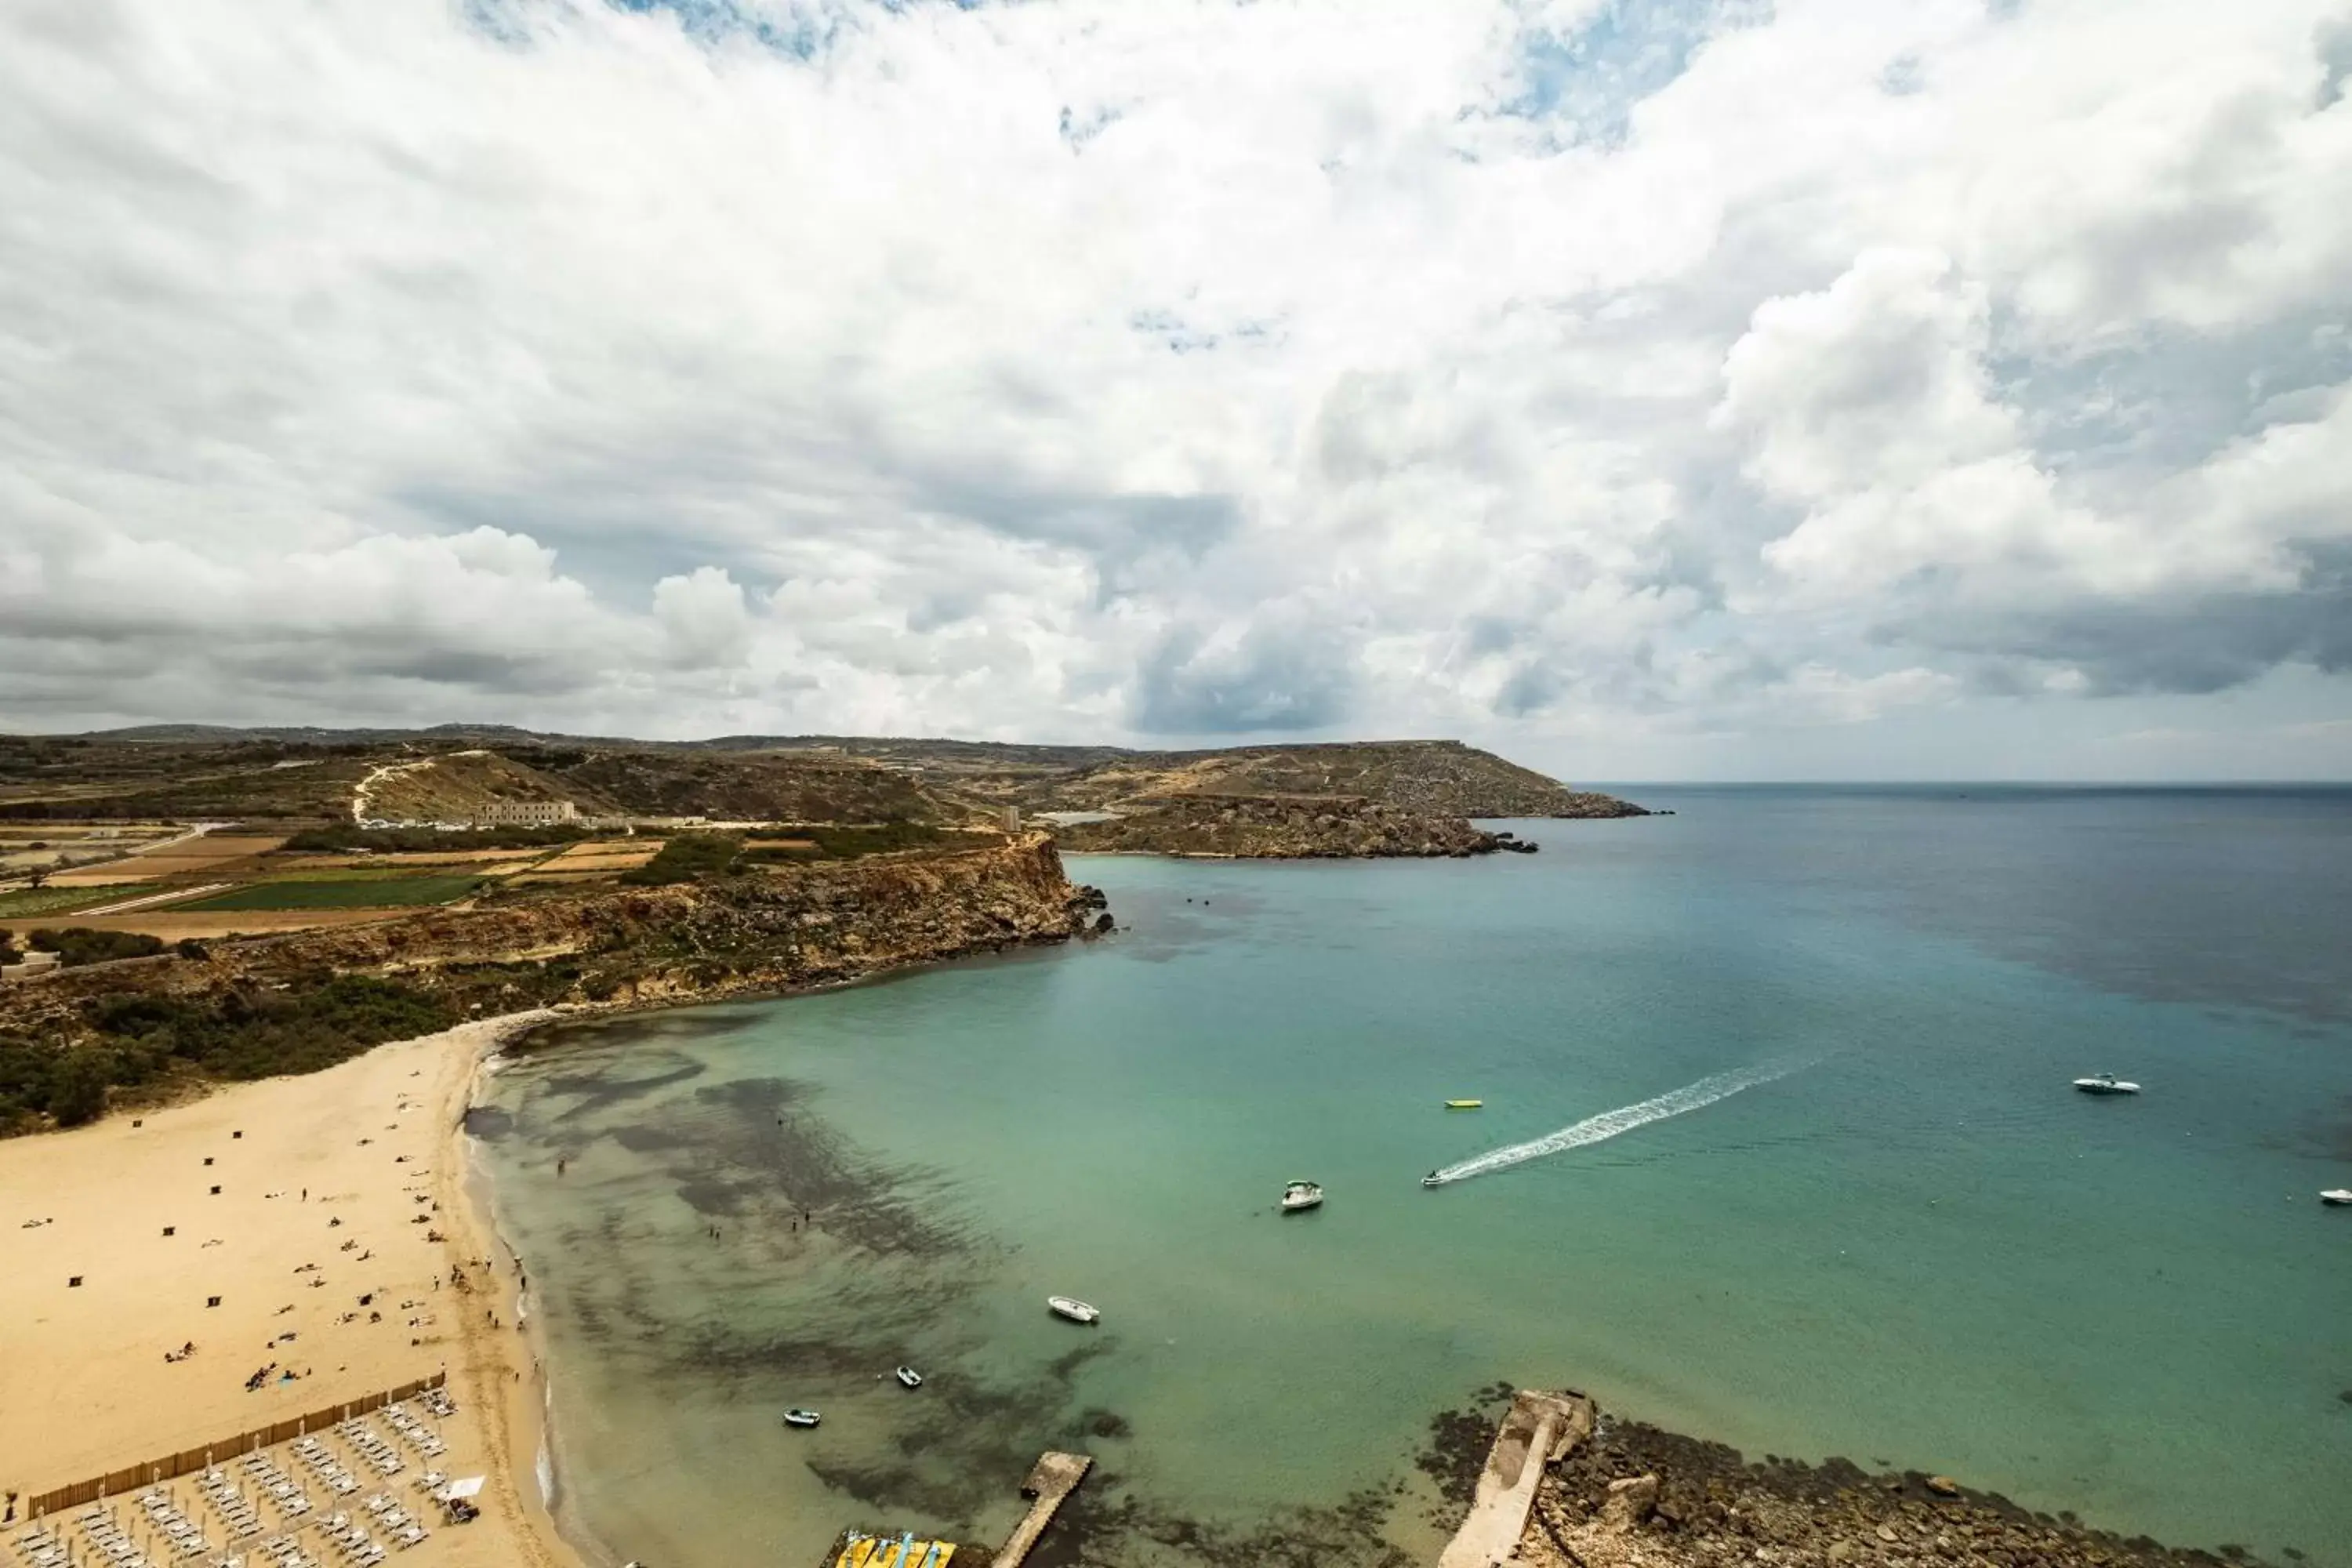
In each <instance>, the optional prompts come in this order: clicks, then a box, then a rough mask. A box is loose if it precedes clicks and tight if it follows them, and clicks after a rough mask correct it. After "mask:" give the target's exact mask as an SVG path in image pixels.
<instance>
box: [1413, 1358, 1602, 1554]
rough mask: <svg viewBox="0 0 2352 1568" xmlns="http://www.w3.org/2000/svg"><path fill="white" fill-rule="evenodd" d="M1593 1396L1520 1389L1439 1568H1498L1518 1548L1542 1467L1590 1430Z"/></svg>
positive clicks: (1487, 1453) (1557, 1458) (1564, 1454)
mask: <svg viewBox="0 0 2352 1568" xmlns="http://www.w3.org/2000/svg"><path fill="white" fill-rule="evenodd" d="M1592 1415H1593V1413H1592V1402H1591V1400H1589V1399H1587V1398H1585V1397H1584V1396H1583V1395H1582V1394H1538V1393H1535V1392H1532V1391H1530V1390H1528V1389H1521V1390H1520V1391H1519V1392H1518V1393H1517V1394H1515V1395H1513V1396H1512V1399H1511V1408H1510V1413H1509V1414H1508V1415H1505V1416H1504V1417H1503V1425H1502V1427H1501V1429H1500V1430H1499V1431H1497V1432H1496V1434H1495V1446H1494V1447H1492V1448H1489V1449H1488V1450H1487V1451H1486V1468H1485V1469H1484V1470H1482V1471H1481V1472H1479V1476H1478V1492H1477V1497H1476V1499H1475V1500H1474V1501H1473V1502H1472V1503H1471V1505H1470V1517H1469V1518H1467V1519H1465V1520H1464V1521H1462V1528H1461V1529H1460V1530H1458V1531H1454V1539H1453V1540H1452V1541H1450V1542H1447V1543H1446V1546H1445V1550H1444V1552H1441V1553H1440V1554H1439V1555H1438V1559H1437V1568H1498V1565H1499V1564H1502V1563H1508V1562H1509V1561H1510V1560H1511V1559H1512V1557H1513V1556H1514V1555H1515V1554H1516V1553H1517V1551H1518V1549H1519V1536H1520V1535H1521V1533H1522V1532H1524V1531H1526V1530H1527V1527H1528V1511H1529V1510H1532V1509H1533V1508H1534V1507H1535V1502H1536V1489H1537V1488H1538V1487H1539V1486H1541V1485H1542V1484H1543V1473H1544V1467H1545V1466H1546V1465H1549V1464H1552V1463H1554V1462H1556V1461H1558V1460H1560V1459H1563V1458H1567V1457H1568V1453H1569V1450H1570V1449H1571V1448H1573V1447H1576V1446H1577V1444H1579V1443H1580V1442H1582V1441H1584V1440H1585V1439H1586V1438H1587V1437H1590V1436H1592Z"/></svg>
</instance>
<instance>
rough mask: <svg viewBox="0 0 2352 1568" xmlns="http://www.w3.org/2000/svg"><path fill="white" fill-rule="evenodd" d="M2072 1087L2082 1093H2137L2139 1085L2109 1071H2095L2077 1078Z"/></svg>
mask: <svg viewBox="0 0 2352 1568" xmlns="http://www.w3.org/2000/svg"><path fill="white" fill-rule="evenodd" d="M2074 1087H2075V1088H2076V1089H2081V1090H2082V1091H2083V1092H2084V1094H2137V1093H2138V1092H2139V1085H2137V1084H2136V1083H2127V1082H2126V1081H2125V1080H2124V1079H2119V1078H2117V1077H2116V1075H2115V1074H2113V1073H2111V1072H2095V1073H2093V1074H2092V1075H2091V1076H2090V1077H2088V1078H2078V1079H2075V1080H2074Z"/></svg>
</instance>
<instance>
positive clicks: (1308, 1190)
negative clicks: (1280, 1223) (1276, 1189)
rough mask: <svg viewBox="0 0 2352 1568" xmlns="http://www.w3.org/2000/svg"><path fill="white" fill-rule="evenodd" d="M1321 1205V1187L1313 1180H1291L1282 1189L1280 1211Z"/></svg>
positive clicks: (1286, 1212) (1288, 1212) (1291, 1211)
mask: <svg viewBox="0 0 2352 1568" xmlns="http://www.w3.org/2000/svg"><path fill="white" fill-rule="evenodd" d="M1322 1205H1323V1189H1322V1188H1321V1187H1320V1186H1318V1185H1317V1184H1315V1183H1313V1182H1293V1183H1291V1184H1289V1185H1288V1186H1286V1187H1285V1188H1283V1189H1282V1212H1283V1213H1285V1214H1297V1212H1298V1211H1299V1210H1301V1209H1311V1208H1320V1207H1321V1206H1322Z"/></svg>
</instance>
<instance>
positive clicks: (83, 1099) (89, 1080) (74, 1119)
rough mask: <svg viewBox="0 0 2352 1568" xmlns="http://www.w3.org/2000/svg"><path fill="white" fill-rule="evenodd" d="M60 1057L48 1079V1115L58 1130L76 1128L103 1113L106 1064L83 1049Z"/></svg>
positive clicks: (104, 1106) (104, 1108)
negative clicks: (54, 1118)
mask: <svg viewBox="0 0 2352 1568" xmlns="http://www.w3.org/2000/svg"><path fill="white" fill-rule="evenodd" d="M64 1054H65V1060H64V1061H63V1062H61V1063H59V1064H58V1068H57V1069H56V1071H55V1073H54V1074H53V1075H52V1079H51V1087H50V1089H49V1114H50V1115H52V1116H54V1117H56V1118H57V1119H58V1126H60V1127H79V1126H80V1125H82V1123H84V1122H86V1121H97V1120H98V1119H99V1117H100V1115H101V1114H102V1113H103V1112H104V1111H105V1110H106V1079H107V1071H106V1064H105V1063H104V1062H102V1061H100V1060H99V1059H98V1058H97V1056H96V1054H95V1053H93V1052H90V1051H87V1050H69V1051H67V1052H66V1053H64Z"/></svg>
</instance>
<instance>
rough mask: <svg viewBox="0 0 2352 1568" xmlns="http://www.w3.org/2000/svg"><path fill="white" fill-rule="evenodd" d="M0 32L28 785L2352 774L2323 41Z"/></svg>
mask: <svg viewBox="0 0 2352 1568" xmlns="http://www.w3.org/2000/svg"><path fill="white" fill-rule="evenodd" d="M0 37H5V47H0V727H7V728H14V729H19V730H58V729H79V728H85V727H91V726H98V725H105V724H114V723H126V722H139V721H155V720H173V721H181V720H185V721H218V722H254V721H278V722H321V723H336V722H352V723H362V722H364V723H383V722H435V721H445V720H451V719H471V720H495V721H510V722H518V723H527V724H532V725H537V726H541V727H547V728H561V729H568V730H572V731H591V732H603V733H614V732H629V733H637V734H645V735H661V736H689V735H697V734H709V733H719V732H728V731H772V732H793V731H835V732H842V731H848V732H889V733H952V734H959V735H970V736H983V737H993V738H1001V739H1034V740H1067V741H1080V740H1086V741H1112V742H1142V743H1149V744H1165V743H1172V742H1194V741H1205V742H1223V741H1226V740H1231V739H1237V738H1243V737H1263V736H1291V737H1299V738H1325V737H1347V736H1357V735H1391V734H1394V735H1460V736H1464V737H1465V738H1468V739H1471V740H1473V741H1475V742H1483V743H1487V744H1492V745H1496V746H1497V747H1499V748H1500V749H1502V750H1505V751H1507V752H1509V753H1510V754H1512V755H1514V756H1517V757H1518V758H1520V759H1522V760H1525V761H1528V762H1530V763H1535V764H1537V765H1538V766H1543V767H1546V768H1548V769H1549V770H1551V771H1555V772H1559V773H1563V774H1565V775H1568V776H1572V777H1577V778H1582V779H1598V780H1608V779H1638V778H1662V777H1727V778H1738V777H1840V776H1859V777H1919V776H1927V777H1962V776H2011V777H2051V776H2057V777H2181V776H2191V777H2263V776H2279V777H2286V776H2306V777H2308V776H2332V777H2346V776H2352V92H2347V87H2352V81H2348V80H2347V78H2352V0H2233V3H2231V4H2227V5H2221V4H2216V3H2215V0H2095V3H2092V0H1917V3H1911V4H1905V3H1901V0H1777V3H1767V0H1683V3H1651V0H1413V3H1403V0H1395V3H1388V0H1255V3H1249V4H1242V3H1237V0H1103V3H1094V0H1026V3H1021V0H1008V3H997V4H970V5H956V4H950V3H945V0H895V3H890V4H874V3H867V0H668V3H654V0H625V3H624V0H0Z"/></svg>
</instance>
